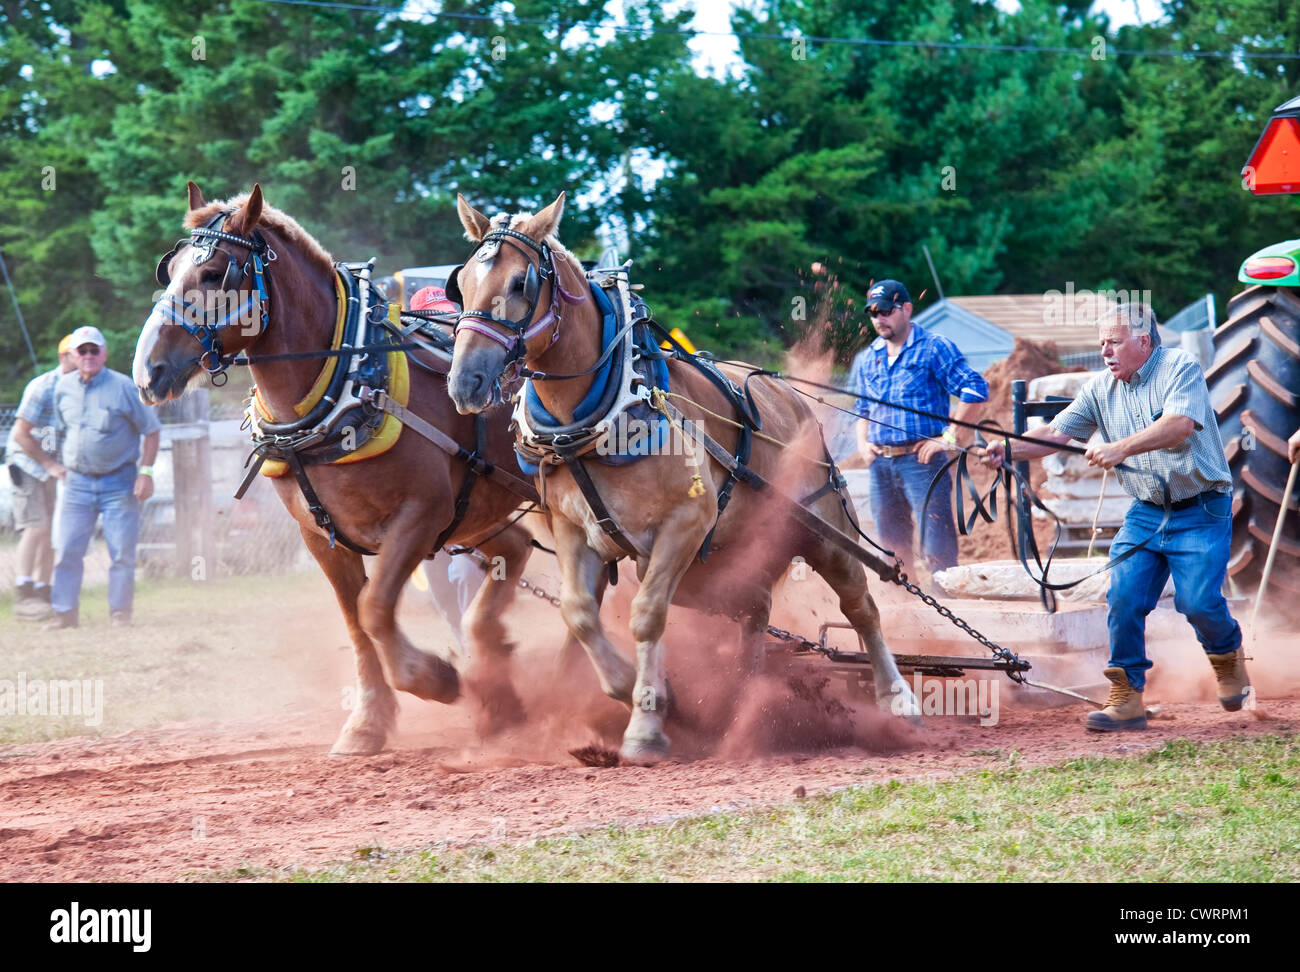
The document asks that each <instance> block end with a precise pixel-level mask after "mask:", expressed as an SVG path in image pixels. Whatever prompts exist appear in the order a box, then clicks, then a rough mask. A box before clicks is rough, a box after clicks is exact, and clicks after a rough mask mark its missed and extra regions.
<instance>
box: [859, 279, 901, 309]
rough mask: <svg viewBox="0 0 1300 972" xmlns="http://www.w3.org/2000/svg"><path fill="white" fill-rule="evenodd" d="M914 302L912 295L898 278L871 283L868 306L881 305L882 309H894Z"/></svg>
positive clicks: (869, 307)
mask: <svg viewBox="0 0 1300 972" xmlns="http://www.w3.org/2000/svg"><path fill="white" fill-rule="evenodd" d="M911 302H912V295H911V294H909V293H908V292H907V288H906V287H904V286H903V285H902V284H901V283H899V282H898V281H897V280H881V281H880V282H879V283H875V284H872V285H871V289H870V290H869V291H867V308H868V309H871V308H873V307H879V308H880V309H881V310H893V309H894V308H895V307H902V306H903V305H904V304H910V303H911Z"/></svg>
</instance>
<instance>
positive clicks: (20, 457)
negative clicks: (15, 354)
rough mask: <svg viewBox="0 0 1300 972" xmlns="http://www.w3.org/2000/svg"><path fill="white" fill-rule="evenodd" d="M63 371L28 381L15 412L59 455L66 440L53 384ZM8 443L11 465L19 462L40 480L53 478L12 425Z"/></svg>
mask: <svg viewBox="0 0 1300 972" xmlns="http://www.w3.org/2000/svg"><path fill="white" fill-rule="evenodd" d="M62 374H63V370H62V369H61V368H57V367H56V368H53V369H51V370H50V371H47V372H45V374H43V375H37V376H36V377H35V378H33V379H32V380H31V381H29V382H28V383H27V387H26V388H24V389H23V398H22V402H20V403H19V405H18V412H17V413H16V416H15V417H16V418H20V419H26V420H27V421H28V422H31V423H32V436H33V437H34V438H35V439H36V441H37V443H38V444H40V446H41V447H42V448H43V449H45V451H46V452H48V453H50V455H52V456H54V457H55V458H56V459H57V458H58V457H59V446H60V445H61V443H62V441H63V435H62V429H61V428H59V425H58V420H57V416H56V415H55V412H54V386H55V384H56V383H57V382H58V380H59V377H60V376H61V375H62ZM5 445H6V450H5V451H6V453H7V456H6V461H7V462H8V463H9V464H10V465H12V466H17V467H18V468H19V469H21V470H22V471H23V472H25V473H27V474H28V475H29V476H34V477H35V478H36V479H39V480H40V481H41V482H45V480H47V479H49V478H50V474H49V473H47V472H46V471H45V467H44V466H42V465H41V464H40V463H39V462H37V461H36V460H35V459H33V458H32V457H31V456H29V455H28V454H27V453H25V452H24V451H23V448H22V446H20V445H19V444H18V440H17V439H15V438H14V432H13V430H12V429H10V430H9V441H8V442H7V443H5Z"/></svg>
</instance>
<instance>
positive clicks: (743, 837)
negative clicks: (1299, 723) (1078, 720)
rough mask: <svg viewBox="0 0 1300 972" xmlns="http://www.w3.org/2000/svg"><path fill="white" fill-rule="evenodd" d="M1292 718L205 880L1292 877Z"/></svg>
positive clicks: (1297, 756)
mask: <svg viewBox="0 0 1300 972" xmlns="http://www.w3.org/2000/svg"><path fill="white" fill-rule="evenodd" d="M1298 788H1300V735H1297V734H1294V733H1288V734H1285V735H1277V736H1265V737H1257V738H1250V739H1235V740H1229V741H1225V742H1220V743H1213V744H1205V745H1197V744H1195V743H1192V742H1190V741H1188V740H1185V739H1178V740H1173V741H1171V742H1167V743H1166V744H1165V745H1164V746H1163V747H1161V748H1160V749H1158V750H1155V751H1153V752H1151V753H1149V754H1147V755H1145V756H1143V757H1140V758H1132V759H1099V758H1092V759H1078V760H1074V761H1072V762H1068V763H1065V764H1062V765H1060V766H1052V767H1043V768H1034V769H1018V768H1015V762H1014V761H1011V768H1005V767H1001V768H997V769H986V770H980V771H974V772H970V773H966V774H963V775H961V776H959V777H955V778H953V779H951V780H944V781H926V782H911V783H899V782H896V781H895V782H890V783H885V784H880V785H874V786H867V787H854V788H851V789H847V790H843V791H841V792H838V793H835V794H832V795H828V796H822V797H814V798H811V799H807V800H802V801H799V802H797V803H791V804H787V805H783V806H779V807H775V808H769V809H764V810H754V811H749V812H744V813H718V814H711V815H708V816H702V817H695V818H691V819H684V820H680V821H676V822H674V823H670V824H664V825H655V826H641V827H608V828H604V829H600V830H595V831H592V832H589V833H584V834H579V835H574V836H568V837H559V838H549V839H542V840H536V841H532V842H529V843H526V844H519V845H498V846H490V847H489V846H476V847H471V848H467V849H462V850H446V851H442V850H433V851H423V852H416V853H398V852H393V851H385V850H383V849H381V848H376V847H364V848H358V849H357V852H356V857H357V860H355V861H351V862H348V863H344V864H339V865H336V866H332V867H327V868H324V869H311V870H292V871H268V870H261V869H248V868H243V869H239V870H237V871H232V872H227V873H225V874H221V875H217V876H216V877H217V879H218V880H243V879H250V878H251V879H261V880H266V879H268V878H269V879H272V880H281V881H297V882H337V881H440V882H441V881H484V882H506V881H733V880H745V881H750V880H758V881H990V880H992V881H1147V882H1167V881H1168V882H1188V881H1238V882H1240V881H1296V880H1300V855H1298V854H1297V853H1296V849H1297V848H1298V847H1300V814H1297V813H1296V812H1295V807H1296V801H1297V797H1298V796H1300V794H1298V793H1297V789H1298Z"/></svg>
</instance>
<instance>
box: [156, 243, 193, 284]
mask: <svg viewBox="0 0 1300 972" xmlns="http://www.w3.org/2000/svg"><path fill="white" fill-rule="evenodd" d="M188 242H189V240H177V241H176V245H175V246H173V247H172V248H171V249H170V250H168V251H167V252H166V253H165V254H163V257H162V259H161V260H159V261H158V268H157V269H156V270H154V272H153V275H154V279H155V280H157V281H158V286H159V287H166V286H169V285H170V284H171V282H172V275H171V271H170V270H169V269H168V266H169V265H170V264H171V262H172V259H173V258H174V257H175V256H176V254H177V253H179V252H180V251H181V247H183V246H184V245H185V244H186V243H188Z"/></svg>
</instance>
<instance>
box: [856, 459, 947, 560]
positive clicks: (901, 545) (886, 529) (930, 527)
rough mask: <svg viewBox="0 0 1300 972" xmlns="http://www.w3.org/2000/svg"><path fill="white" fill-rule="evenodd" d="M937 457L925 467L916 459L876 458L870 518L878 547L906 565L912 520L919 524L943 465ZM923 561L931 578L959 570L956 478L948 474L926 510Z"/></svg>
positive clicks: (873, 468)
mask: <svg viewBox="0 0 1300 972" xmlns="http://www.w3.org/2000/svg"><path fill="white" fill-rule="evenodd" d="M947 461H948V456H947V454H946V453H942V452H941V453H939V455H937V456H935V458H933V459H931V460H930V462H928V463H926V464H922V463H921V461H920V460H919V459H918V458H917V457H916V453H910V454H908V455H905V456H898V457H896V458H893V459H890V458H888V457H886V456H876V458H875V459H874V460H873V461H872V463H871V468H870V471H869V485H870V495H871V514H872V516H874V517H875V520H876V533H877V534H879V537H880V544H881V546H883V547H885V548H886V549H887V550H892V551H894V553H896V554H897V555H898V556H899V557H900V558H901V559H902V561H903V563H904V564H907V565H909V566H910V565H911V563H912V524H913V519H912V517H913V514H915V516H916V518H917V519H918V520H919V519H920V517H921V514H922V508H923V507H924V506H925V494H926V491H927V490H928V489H929V488H930V482H931V481H932V480H933V479H934V474H935V473H937V472H938V471H939V470H940V469H941V468H942V467H943V464H944V463H945V462H947ZM924 512H925V517H926V526H925V556H926V558H927V560H928V561H929V564H930V570H931V572H933V571H936V570H945V569H946V568H948V567H955V566H956V565H957V526H956V524H955V523H954V522H953V518H952V474H951V473H944V474H943V479H941V480H940V481H939V484H938V485H937V486H936V487H935V488H934V493H933V495H932V496H931V497H930V506H929V509H927V510H925V511H924Z"/></svg>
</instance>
